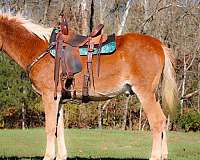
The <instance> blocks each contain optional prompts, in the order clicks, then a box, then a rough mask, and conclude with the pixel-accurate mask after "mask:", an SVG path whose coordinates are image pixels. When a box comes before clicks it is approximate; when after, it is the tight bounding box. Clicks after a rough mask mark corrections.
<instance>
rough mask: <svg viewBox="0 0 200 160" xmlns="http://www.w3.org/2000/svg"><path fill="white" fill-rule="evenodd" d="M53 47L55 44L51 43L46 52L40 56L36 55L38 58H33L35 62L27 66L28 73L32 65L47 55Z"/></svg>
mask: <svg viewBox="0 0 200 160" xmlns="http://www.w3.org/2000/svg"><path fill="white" fill-rule="evenodd" d="M53 47H54V44H51V45H50V46H49V47H48V49H47V50H46V51H45V52H43V53H42V54H41V55H40V56H39V57H36V58H34V59H33V62H32V63H31V64H29V65H28V66H27V67H26V71H27V73H28V74H30V72H31V69H32V67H33V66H34V65H35V64H36V63H37V62H38V61H39V60H41V59H42V58H43V57H44V56H46V55H47V54H48V53H49V52H50V50H51V49H52V48H53Z"/></svg>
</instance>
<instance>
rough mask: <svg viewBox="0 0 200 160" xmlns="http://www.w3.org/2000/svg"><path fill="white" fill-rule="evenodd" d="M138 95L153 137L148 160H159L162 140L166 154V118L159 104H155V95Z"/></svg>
mask: <svg viewBox="0 0 200 160" xmlns="http://www.w3.org/2000/svg"><path fill="white" fill-rule="evenodd" d="M139 95H140V96H139V99H140V101H141V103H142V106H143V108H144V112H145V114H146V116H147V118H148V121H149V124H150V127H151V131H152V136H153V145H152V153H151V158H150V160H160V159H161V158H162V154H163V153H162V152H163V150H162V138H164V139H163V140H164V141H163V142H164V143H165V144H164V143H163V145H164V146H163V147H164V148H165V149H164V150H165V153H166V154H167V145H166V139H165V138H166V134H165V130H166V117H165V115H164V113H163V111H162V109H161V106H160V104H159V102H156V98H155V95H154V94H153V93H152V92H149V93H146V94H139ZM163 133H164V134H163ZM165 158H167V155H165Z"/></svg>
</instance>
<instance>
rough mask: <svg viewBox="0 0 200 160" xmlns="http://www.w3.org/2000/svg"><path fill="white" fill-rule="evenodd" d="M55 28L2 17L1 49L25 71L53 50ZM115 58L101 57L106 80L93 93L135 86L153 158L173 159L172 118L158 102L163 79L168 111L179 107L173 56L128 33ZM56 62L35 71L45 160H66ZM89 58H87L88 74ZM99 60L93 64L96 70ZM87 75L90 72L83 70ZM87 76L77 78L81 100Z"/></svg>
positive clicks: (98, 81) (102, 75)
mask: <svg viewBox="0 0 200 160" xmlns="http://www.w3.org/2000/svg"><path fill="white" fill-rule="evenodd" d="M50 33H51V29H46V28H43V27H41V26H39V25H36V24H33V23H32V22H30V21H27V20H24V19H23V18H17V17H13V16H10V15H0V48H1V50H2V51H4V52H5V53H6V54H7V55H8V56H10V57H11V58H12V59H14V60H15V61H16V62H17V63H18V64H19V65H20V66H21V67H22V68H23V69H25V70H26V69H27V66H28V65H29V64H31V63H32V61H33V60H34V59H35V58H36V57H38V56H39V55H40V54H42V53H43V52H44V51H45V50H46V49H47V48H48V39H49V35H50ZM116 41H117V50H116V52H115V54H111V55H106V56H102V57H101V73H100V77H98V76H96V74H97V73H96V72H95V69H94V78H95V90H93V89H91V91H90V95H91V96H93V98H94V97H95V98H96V100H98V99H101V97H104V98H105V97H107V98H111V97H114V96H115V95H118V94H121V92H124V91H125V90H124V86H127V85H128V86H131V89H132V91H133V92H134V93H135V94H136V95H137V96H138V98H139V100H140V102H141V104H142V106H143V108H144V112H145V113H146V116H147V118H148V121H149V124H150V127H151V130H152V136H153V145H152V153H151V157H150V159H151V160H160V159H167V155H168V149H167V139H166V133H165V130H166V117H165V115H164V113H163V111H162V109H161V106H160V104H159V102H158V101H157V100H156V91H157V88H158V84H159V81H160V79H161V75H162V92H163V94H162V97H163V101H164V102H165V104H166V106H168V107H166V108H168V111H170V112H172V111H174V109H175V106H176V105H175V104H176V103H175V102H176V101H175V100H176V98H175V97H176V94H177V88H176V82H175V78H174V70H173V65H172V62H173V58H172V52H171V50H170V49H169V48H167V47H166V46H165V45H163V44H162V43H161V42H160V41H159V40H157V39H155V38H152V37H150V36H146V35H140V34H137V33H128V34H125V35H121V36H117V37H116ZM54 61H55V60H54V58H53V57H52V56H51V55H49V54H48V55H46V56H45V57H43V58H42V59H41V60H40V61H39V62H38V63H36V64H35V65H34V66H33V68H32V70H31V72H30V73H29V76H30V79H31V80H32V84H33V87H34V89H35V90H36V91H37V92H38V93H40V94H41V96H42V101H43V104H44V109H45V121H46V123H45V130H46V138H47V144H46V152H45V156H44V159H45V160H47V159H54V158H55V156H56V159H66V158H67V150H66V146H65V140H64V125H63V113H62V112H63V109H62V107H61V109H60V110H59V112H60V117H59V120H58V124H57V125H58V126H57V155H55V138H56V136H55V132H56V121H57V120H56V117H57V112H58V107H59V106H60V105H59V104H60V100H61V98H60V97H61V93H60V90H61V85H60V84H59V86H58V87H59V88H58V92H57V95H58V98H57V100H54V75H53V74H54ZM86 61H87V58H86V57H81V62H82V64H83V71H85V70H86V67H85V65H84V64H86ZM96 61H97V59H96V57H95V56H94V57H93V64H94V66H96ZM83 73H84V72H83ZM83 73H79V74H77V75H76V76H75V81H76V82H75V89H76V91H77V95H78V96H79V95H80V93H81V90H82V83H83Z"/></svg>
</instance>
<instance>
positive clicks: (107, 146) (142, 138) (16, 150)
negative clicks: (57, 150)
mask: <svg viewBox="0 0 200 160" xmlns="http://www.w3.org/2000/svg"><path fill="white" fill-rule="evenodd" d="M65 137H66V144H67V147H68V156H69V157H70V159H100V158H101V159H135V160H146V159H148V157H149V155H150V151H151V136H150V132H138V131H120V130H92V129H90V130H87V129H68V130H65ZM168 137H169V138H168V140H169V159H171V160H188V159H189V160H200V133H198V132H197V133H192V132H191V133H180V132H170V133H168ZM45 141H46V139H45V132H44V129H28V130H24V131H23V130H0V157H1V158H3V159H9V157H18V158H20V159H41V157H42V156H43V153H44V150H45V143H46V142H45ZM76 157H79V158H76ZM16 159H17V158H16Z"/></svg>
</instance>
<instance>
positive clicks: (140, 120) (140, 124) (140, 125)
mask: <svg viewBox="0 0 200 160" xmlns="http://www.w3.org/2000/svg"><path fill="white" fill-rule="evenodd" d="M141 128H142V105H140V117H139V125H138V130H139V131H141Z"/></svg>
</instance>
